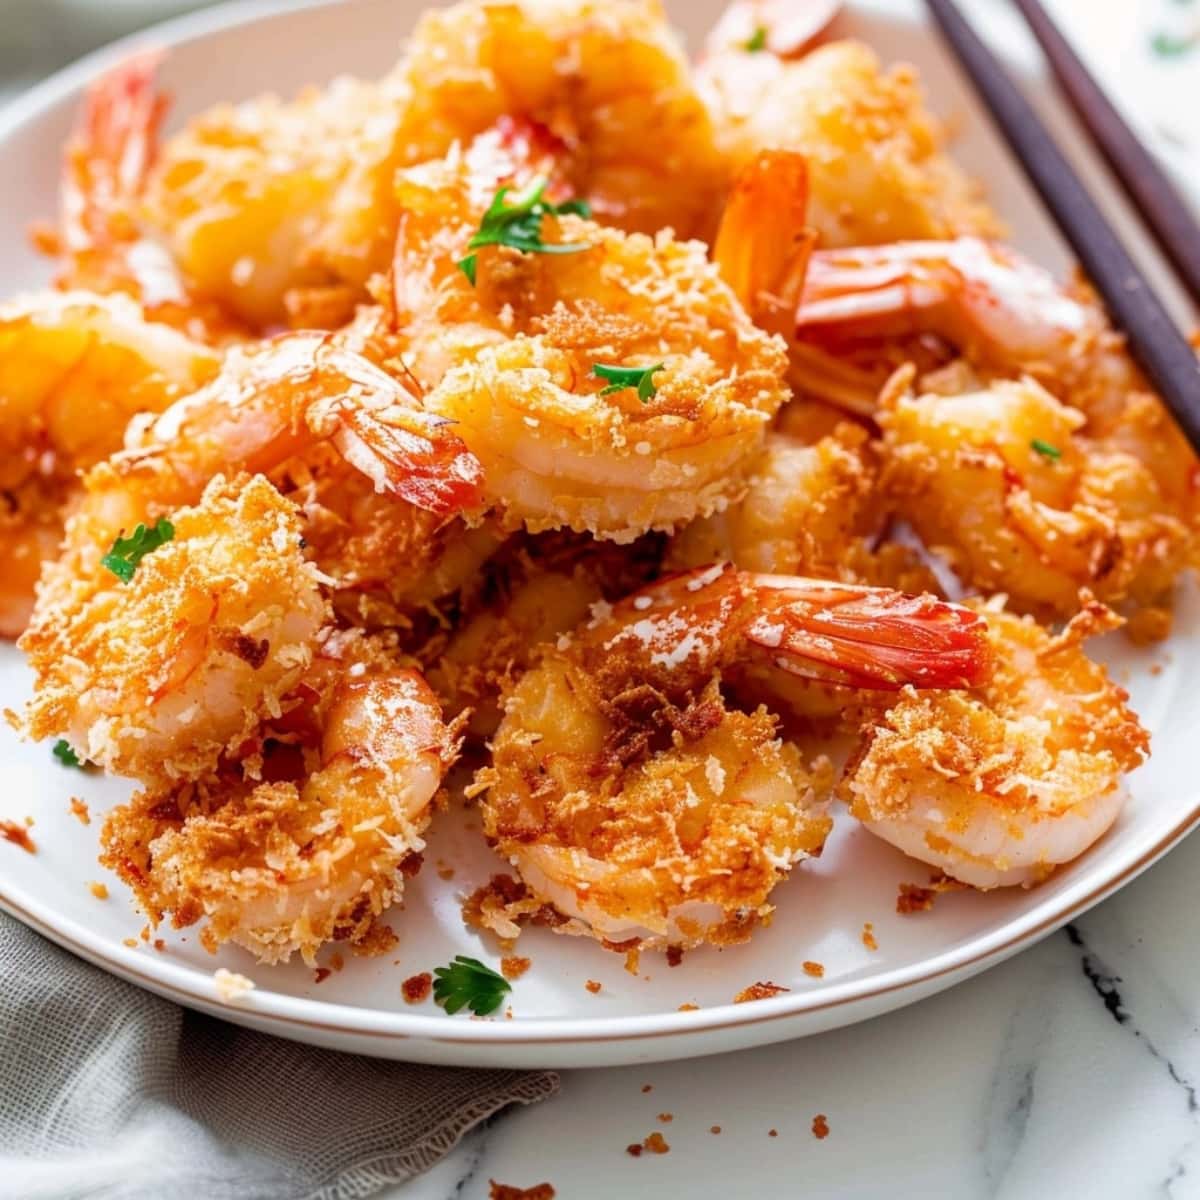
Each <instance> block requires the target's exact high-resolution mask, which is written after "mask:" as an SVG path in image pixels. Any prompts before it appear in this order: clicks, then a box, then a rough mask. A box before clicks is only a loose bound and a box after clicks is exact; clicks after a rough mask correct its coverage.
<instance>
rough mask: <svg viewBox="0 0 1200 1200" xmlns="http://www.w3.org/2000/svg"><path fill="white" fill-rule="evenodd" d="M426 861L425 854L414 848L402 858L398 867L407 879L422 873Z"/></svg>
mask: <svg viewBox="0 0 1200 1200" xmlns="http://www.w3.org/2000/svg"><path fill="white" fill-rule="evenodd" d="M424 863H425V855H423V854H422V853H421V852H420V851H418V850H413V851H412V852H411V853H409V854H406V855H405V856H404V857H403V858H402V859H401V860H400V862H399V864H398V865H397V868H396V869H397V870H398V871H399V872H400V874H401V875H403V876H404V878H405V879H415V878H416V877H417V876H418V875H419V874H420V873H421V867H422V866H423V865H424Z"/></svg>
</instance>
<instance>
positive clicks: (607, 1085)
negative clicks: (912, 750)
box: [389, 836, 1200, 1200]
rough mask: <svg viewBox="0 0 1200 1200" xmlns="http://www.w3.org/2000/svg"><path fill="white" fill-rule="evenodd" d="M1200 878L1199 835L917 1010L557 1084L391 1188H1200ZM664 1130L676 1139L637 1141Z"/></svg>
mask: <svg viewBox="0 0 1200 1200" xmlns="http://www.w3.org/2000/svg"><path fill="white" fill-rule="evenodd" d="M1198 881H1200V836H1193V837H1192V838H1190V839H1189V840H1188V841H1186V842H1184V843H1183V845H1181V846H1180V847H1178V848H1177V849H1176V850H1175V851H1173V852H1172V853H1171V854H1170V855H1168V857H1167V858H1166V859H1164V860H1163V861H1162V862H1161V863H1160V864H1158V865H1157V866H1156V867H1154V868H1153V869H1152V870H1151V871H1149V872H1148V873H1147V874H1146V875H1144V876H1142V878H1141V879H1139V880H1137V881H1136V882H1135V883H1133V884H1132V885H1130V886H1129V887H1128V888H1126V889H1125V890H1124V891H1123V892H1121V893H1120V894H1119V895H1117V896H1115V897H1114V898H1113V899H1111V900H1109V901H1108V902H1107V903H1105V904H1103V905H1101V906H1100V907H1099V908H1096V909H1094V910H1093V911H1092V912H1090V913H1088V914H1087V915H1086V916H1085V917H1083V918H1082V919H1081V920H1080V921H1078V922H1076V923H1075V924H1074V925H1071V926H1068V927H1067V928H1066V929H1065V930H1062V931H1060V932H1058V933H1056V934H1053V935H1051V936H1050V937H1049V938H1047V939H1046V940H1045V941H1044V942H1042V943H1040V944H1039V945H1038V946H1036V947H1034V948H1033V949H1031V950H1028V951H1026V952H1025V953H1023V954H1021V955H1019V956H1018V957H1017V958H1015V959H1012V960H1010V961H1009V962H1007V963H1005V964H1004V965H1002V966H1000V967H997V968H995V969H994V970H991V971H988V972H986V973H985V974H984V975H982V976H979V977H978V978H976V979H974V980H972V981H970V982H969V983H966V984H963V985H961V986H959V987H956V988H953V989H951V990H950V991H948V992H943V993H942V994H940V995H938V996H935V997H933V998H932V999H929V1000H925V1001H922V1002H921V1003H919V1004H916V1005H914V1006H912V1007H910V1008H907V1009H902V1010H900V1011H899V1012H895V1013H892V1014H890V1015H888V1016H886V1017H880V1018H877V1019H875V1020H873V1021H869V1022H866V1023H864V1024H861V1025H856V1026H851V1027H849V1028H847V1029H841V1030H837V1031H835V1032H833V1033H827V1034H823V1035H820V1036H818V1037H810V1038H805V1039H803V1040H800V1041H795V1042H791V1043H788V1044H786V1045H781V1046H769V1047H765V1048H763V1049H761V1050H752V1051H746V1052H743V1053H739V1054H729V1055H723V1056H720V1057H716V1058H705V1059H695V1060H692V1061H690V1062H679V1063H664V1064H658V1065H650V1066H638V1067H622V1068H617V1069H612V1070H600V1071H568V1072H564V1074H563V1078H562V1091H561V1093H560V1094H559V1096H557V1097H556V1098H554V1099H552V1100H549V1101H546V1102H544V1103H542V1104H540V1105H538V1106H536V1107H534V1108H529V1109H522V1110H520V1111H517V1112H513V1113H510V1114H507V1115H504V1116H501V1117H499V1118H497V1119H495V1120H493V1121H492V1123H491V1124H490V1125H488V1126H487V1127H485V1128H482V1129H479V1130H476V1131H475V1132H474V1133H472V1134H470V1135H469V1136H468V1137H467V1138H466V1139H465V1140H464V1142H463V1143H462V1144H461V1145H460V1146H459V1148H458V1149H457V1150H456V1151H455V1152H454V1153H452V1154H451V1155H449V1156H448V1157H447V1158H446V1159H444V1160H443V1161H442V1162H441V1163H440V1164H439V1165H438V1166H437V1167H436V1168H435V1169H434V1170H433V1171H431V1172H430V1173H429V1174H428V1175H426V1176H424V1177H422V1178H420V1179H418V1180H416V1181H414V1182H413V1183H411V1184H409V1185H408V1186H407V1187H405V1188H401V1189H398V1190H396V1191H394V1192H392V1193H390V1194H389V1195H390V1200H483V1198H485V1197H487V1195H488V1191H489V1179H494V1180H497V1181H498V1182H501V1183H506V1184H511V1185H514V1186H521V1187H530V1186H532V1185H533V1184H536V1183H540V1182H542V1181H548V1182H550V1183H551V1184H553V1185H554V1187H555V1188H556V1190H557V1194H558V1196H559V1198H560V1200H610V1198H612V1197H616V1196H620V1197H623V1198H626V1200H631V1198H636V1197H643V1196H645V1197H662V1196H678V1197H681V1198H683V1197H686V1198H687V1200H709V1198H712V1200H716V1198H717V1197H721V1198H722V1200H725V1198H728V1197H742V1196H746V1197H750V1196H754V1197H774V1196H780V1197H784V1196H800V1195H803V1196H811V1197H820V1198H821V1200H877V1198H879V1197H884V1196H888V1197H910V1196H918V1195H919V1196H930V1197H948V1198H949V1197H953V1200H984V1198H985V1197H986V1198H988V1200H1028V1198H1031V1197H1033V1198H1040V1197H1049V1196H1072V1195H1077V1196H1086V1197H1087V1198H1088V1200H1143V1198H1144V1200H1150V1198H1151V1197H1154V1198H1157V1200H1162V1198H1164V1197H1166V1198H1169V1200H1187V1198H1189V1197H1200V1100H1198V1097H1197V1088H1200V953H1197V946H1200V905H1198V904H1197V903H1196V897H1197V894H1198V892H1200V883H1198ZM915 919H919V918H915ZM647 1084H649V1085H650V1087H651V1090H650V1091H645V1090H644V1088H645V1087H646V1085H647ZM817 1113H823V1114H824V1115H825V1117H826V1119H827V1122H828V1126H829V1134H828V1136H827V1137H826V1138H824V1139H820V1140H819V1139H817V1138H816V1137H814V1135H813V1133H812V1121H813V1117H814V1116H815V1115H816V1114H817ZM659 1114H670V1115H671V1120H670V1121H669V1122H668V1121H663V1120H660V1119H659ZM713 1126H720V1130H721V1132H720V1133H719V1134H714V1133H713V1132H711V1128H712V1127H713ZM656 1129H657V1130H659V1131H660V1132H661V1133H662V1135H663V1138H664V1140H665V1141H666V1142H667V1144H668V1145H669V1146H670V1150H669V1152H668V1153H666V1154H662V1155H655V1154H649V1153H644V1154H642V1155H641V1156H640V1157H637V1158H634V1157H631V1156H630V1155H629V1154H627V1153H626V1150H625V1147H626V1146H627V1145H629V1144H630V1143H632V1142H637V1141H641V1140H642V1139H643V1138H645V1137H646V1135H647V1134H649V1133H651V1132H652V1131H653V1130H656ZM772 1130H774V1131H775V1133H776V1136H772V1134H771V1131H772Z"/></svg>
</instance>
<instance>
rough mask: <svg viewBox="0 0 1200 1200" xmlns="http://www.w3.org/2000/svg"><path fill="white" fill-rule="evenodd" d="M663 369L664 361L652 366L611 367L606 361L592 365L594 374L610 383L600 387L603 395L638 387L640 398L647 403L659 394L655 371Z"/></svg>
mask: <svg viewBox="0 0 1200 1200" xmlns="http://www.w3.org/2000/svg"><path fill="white" fill-rule="evenodd" d="M662 369H663V364H662V363H655V364H654V366H652V367H609V366H606V365H605V364H604V363H596V365H595V366H594V367H592V374H593V375H594V376H595V377H596V378H597V379H603V380H606V381H607V383H608V387H604V388H601V389H600V395H601V396H607V395H609V393H611V392H621V391H624V390H625V388H637V394H638V399H639V400H640V401H641V402H642V403H643V404H645V403H646V401H647V400H649V399H650V397H651V396H656V395H657V394H658V388H656V387H655V386H654V372H655V371H661V370H662Z"/></svg>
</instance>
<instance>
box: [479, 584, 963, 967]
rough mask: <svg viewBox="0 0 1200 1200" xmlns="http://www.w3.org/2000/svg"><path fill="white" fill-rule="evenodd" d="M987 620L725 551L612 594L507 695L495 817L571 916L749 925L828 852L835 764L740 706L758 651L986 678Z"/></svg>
mask: <svg viewBox="0 0 1200 1200" xmlns="http://www.w3.org/2000/svg"><path fill="white" fill-rule="evenodd" d="M981 634H982V622H981V620H980V618H978V617H977V616H975V615H974V614H970V613H968V612H966V610H964V609H959V608H955V607H954V606H952V605H947V604H943V603H941V602H939V601H934V600H932V599H931V598H930V597H924V598H913V597H905V596H901V595H899V594H898V593H895V592H888V591H883V590H879V589H870V588H861V587H850V586H847V585H841V584H831V583H822V582H819V581H814V580H808V579H801V578H789V577H778V576H762V575H754V574H751V573H747V572H738V571H732V570H729V569H725V568H721V567H714V568H707V569H704V570H700V571H693V572H690V573H687V574H684V575H677V576H673V577H670V578H668V579H665V580H663V581H661V582H659V583H657V584H654V585H652V586H650V587H648V588H646V589H644V590H642V591H640V592H638V593H636V594H635V595H634V596H632V597H630V598H627V599H626V600H624V601H622V602H621V603H620V604H619V605H617V606H615V607H609V606H603V607H600V608H598V609H597V610H595V612H594V616H593V619H592V620H591V621H590V622H588V623H587V624H586V625H585V626H583V627H581V628H580V629H579V630H578V631H577V632H576V633H575V634H574V635H573V636H570V637H563V638H560V639H559V640H558V641H557V642H556V643H554V644H553V645H548V646H545V647H543V648H542V652H541V655H542V656H541V660H540V662H539V663H538V664H537V665H536V666H534V667H533V668H532V669H530V670H529V671H527V672H526V673H525V674H524V675H523V676H522V677H521V679H520V680H519V681H518V682H517V684H516V686H515V687H514V688H512V689H511V691H510V692H509V693H508V694H507V696H506V698H505V701H504V719H503V721H502V722H501V724H500V728H499V730H498V731H497V733H496V736H495V738H494V739H493V743H492V749H493V765H492V767H491V768H488V769H485V770H484V771H483V772H482V773H481V775H480V777H479V783H478V785H477V786H478V788H479V789H480V790H486V796H485V798H484V800H483V815H484V830H485V832H486V833H487V835H488V837H489V839H491V840H492V841H493V842H495V843H496V845H497V847H498V849H499V850H500V852H501V853H502V854H504V855H505V856H506V857H507V858H509V859H510V860H511V861H512V862H513V863H514V865H515V866H516V867H517V869H518V870H519V872H520V874H521V876H522V878H523V880H524V881H525V884H526V886H527V887H528V888H529V889H530V891H531V892H532V893H534V895H535V896H537V897H538V898H539V899H541V900H542V901H543V902H545V903H546V904H549V905H551V906H552V907H554V908H555V909H557V910H558V911H559V912H560V913H561V914H562V915H564V916H565V917H567V918H569V919H570V921H571V924H570V925H569V926H568V927H567V929H568V931H569V932H577V933H591V934H593V935H594V936H596V937H598V938H600V939H602V940H605V941H607V942H610V943H620V942H625V941H627V940H628V939H638V940H639V941H640V942H642V943H643V944H645V945H647V946H663V945H666V944H673V945H694V944H697V943H700V942H703V941H709V942H715V943H722V942H730V941H741V940H744V939H745V938H746V937H748V936H749V934H750V932H751V930H752V927H753V926H754V924H755V923H756V922H758V921H759V920H761V919H762V918H764V917H765V916H766V915H767V914H768V913H769V911H770V908H769V905H768V903H767V897H768V896H769V894H770V892H771V889H772V888H773V887H774V886H775V884H776V883H777V882H778V881H779V879H781V878H782V877H783V876H784V875H785V874H786V873H787V872H788V870H789V869H790V868H791V866H792V865H793V864H795V863H796V862H799V861H801V860H803V859H804V858H806V857H808V856H810V855H812V854H815V853H817V852H819V850H820V848H821V846H822V844H823V842H824V839H825V836H826V834H827V833H828V831H829V827H830V821H829V818H828V816H827V815H826V811H825V790H826V784H827V782H828V777H829V766H828V764H827V763H817V764H814V765H813V766H812V767H811V768H806V767H805V766H804V764H803V762H802V760H801V758H800V755H799V752H798V751H797V750H796V748H795V747H794V746H793V745H792V744H790V743H787V742H783V741H781V740H780V739H779V737H778V733H777V729H776V724H775V720H774V718H773V717H771V716H770V715H769V714H768V712H767V711H766V710H765V709H762V708H760V709H758V710H756V711H754V712H742V711H738V710H736V709H732V708H730V707H729V706H728V705H727V703H726V701H725V699H724V698H723V697H722V694H721V691H720V678H721V674H722V672H723V671H725V670H727V669H729V670H732V669H734V668H736V667H737V666H738V665H739V664H741V663H743V662H745V661H750V660H754V659H759V660H761V661H763V662H766V663H769V664H772V665H773V666H775V667H776V668H777V669H778V670H780V671H782V672H785V673H795V674H799V675H807V676H816V677H819V678H829V679H834V680H837V681H840V682H850V683H854V684H859V685H862V686H866V687H882V688H895V687H898V686H900V685H901V684H902V683H903V682H907V681H912V682H918V683H920V684H922V685H924V686H934V687H937V686H952V687H954V686H962V685H963V684H964V683H967V682H969V681H972V680H974V681H977V680H978V679H979V678H980V677H981V673H982V671H983V668H984V665H985V661H984V657H983V656H982V655H981V646H982V638H981Z"/></svg>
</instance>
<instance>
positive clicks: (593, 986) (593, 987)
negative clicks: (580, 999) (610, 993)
mask: <svg viewBox="0 0 1200 1200" xmlns="http://www.w3.org/2000/svg"><path fill="white" fill-rule="evenodd" d="M583 986H584V987H585V988H587V990H588V991H589V992H591V993H592V995H593V996H594V995H595V994H596V993H597V992H598V991H599V990H600V980H598V979H589V980H588V981H587V983H585V984H584V985H583Z"/></svg>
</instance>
